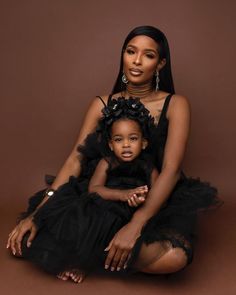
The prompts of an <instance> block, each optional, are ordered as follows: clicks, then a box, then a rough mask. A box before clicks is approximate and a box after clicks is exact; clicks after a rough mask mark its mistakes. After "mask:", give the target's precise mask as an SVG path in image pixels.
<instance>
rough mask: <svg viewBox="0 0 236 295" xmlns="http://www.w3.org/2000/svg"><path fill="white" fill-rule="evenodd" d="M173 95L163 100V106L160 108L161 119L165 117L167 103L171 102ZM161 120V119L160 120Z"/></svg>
mask: <svg viewBox="0 0 236 295" xmlns="http://www.w3.org/2000/svg"><path fill="white" fill-rule="evenodd" d="M172 95H173V94H169V95H168V96H167V97H166V99H165V102H164V106H163V108H162V111H161V117H165V118H166V112H167V110H168V106H169V103H170V100H171V97H172ZM160 120H161V118H160Z"/></svg>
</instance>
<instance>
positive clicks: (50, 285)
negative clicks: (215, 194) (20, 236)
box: [0, 202, 236, 295]
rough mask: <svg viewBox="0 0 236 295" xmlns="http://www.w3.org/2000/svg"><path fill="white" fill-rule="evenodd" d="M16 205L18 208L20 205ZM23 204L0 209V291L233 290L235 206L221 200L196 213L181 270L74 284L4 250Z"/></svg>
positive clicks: (229, 294) (235, 283)
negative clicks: (187, 261)
mask: <svg viewBox="0 0 236 295" xmlns="http://www.w3.org/2000/svg"><path fill="white" fill-rule="evenodd" d="M21 205H22V206H21ZM22 207H23V204H17V206H16V207H14V208H12V207H10V205H9V206H7V205H4V209H3V208H2V209H1V214H0V218H1V220H0V224H1V227H2V228H1V252H0V253H1V254H0V255H1V268H0V270H1V273H0V280H1V287H0V294H2V295H13V294H18V295H20V294H24V295H28V294H34V295H37V294H43V295H44V294H45V295H48V294H50V295H52V294H70V295H73V294H104V295H105V294H106V295H107V294H114V295H116V294H117V295H118V294H122V295H126V294H135V295H136V294H137V295H139V294H142V295H144V294H145V295H149V294H176V295H178V294H181V295H189V294H191V295H195V294H196V295H199V294H201V295H205V294H209V295H211V294H212V295H213V294H214V295H221V294H226V295H234V294H236V279H235V278H236V253H235V252H236V235H235V224H236V217H235V216H236V215H235V210H236V204H233V203H229V202H228V203H227V202H226V203H225V204H224V206H223V207H221V208H220V209H218V210H217V211H215V212H209V213H207V214H205V215H204V216H201V217H200V221H199V226H198V227H199V230H198V231H199V238H198V242H197V244H196V249H195V258H194V262H193V263H192V264H191V265H190V266H189V267H188V268H186V269H185V270H183V271H182V272H179V273H177V274H174V275H171V276H169V277H167V276H155V275H145V274H135V275H132V276H129V277H121V276H119V275H117V274H111V273H108V274H107V275H101V274H100V275H98V274H97V275H96V274H93V275H90V276H89V277H87V278H86V280H85V281H84V282H83V283H82V284H80V285H76V284H74V283H72V282H71V283H70V282H63V281H60V280H58V279H57V278H54V277H52V276H50V275H48V274H46V273H44V272H42V271H40V270H39V269H37V268H35V267H34V266H33V265H31V264H29V263H28V262H26V261H24V260H22V259H16V258H14V257H12V256H10V255H9V254H8V252H7V251H6V249H5V242H6V238H7V234H8V233H9V231H10V230H11V228H12V227H13V225H14V220H15V217H16V216H17V212H19V211H20V210H21V209H22Z"/></svg>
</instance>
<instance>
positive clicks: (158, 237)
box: [7, 26, 217, 282]
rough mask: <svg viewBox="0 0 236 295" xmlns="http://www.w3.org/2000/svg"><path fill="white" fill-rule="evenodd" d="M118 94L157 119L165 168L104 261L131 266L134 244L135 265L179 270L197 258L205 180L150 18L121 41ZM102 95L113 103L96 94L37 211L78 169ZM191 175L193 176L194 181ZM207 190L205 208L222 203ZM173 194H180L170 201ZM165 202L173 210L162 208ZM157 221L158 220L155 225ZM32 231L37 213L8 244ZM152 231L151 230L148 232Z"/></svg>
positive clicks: (72, 273) (15, 248) (70, 274)
mask: <svg viewBox="0 0 236 295" xmlns="http://www.w3.org/2000/svg"><path fill="white" fill-rule="evenodd" d="M170 94H173V95H170ZM120 96H122V97H125V98H128V97H130V96H133V97H139V98H140V101H141V102H142V103H143V105H144V106H145V108H146V109H148V110H149V111H150V113H151V115H152V116H153V118H154V119H155V124H156V136H155V144H154V146H153V149H154V150H155V158H156V160H155V164H156V166H157V168H158V170H159V173H160V174H159V177H158V178H157V180H156V181H155V183H154V185H153V187H152V188H151V190H150V191H149V193H148V196H147V198H146V201H145V202H144V204H143V205H142V206H140V207H139V209H138V210H137V211H136V212H135V213H134V214H133V217H132V219H131V220H130V222H128V223H127V224H126V225H125V226H123V227H122V228H121V229H120V230H119V231H118V232H117V233H116V234H115V236H114V237H113V239H112V240H111V241H110V243H109V245H107V248H106V249H105V251H107V256H106V259H105V265H104V267H105V269H110V270H112V271H113V270H120V269H122V268H125V267H126V266H127V262H128V260H129V258H130V254H131V252H132V250H133V249H134V247H135V249H136V251H135V253H133V257H136V258H135V261H134V262H133V265H134V267H135V268H136V269H138V270H140V271H142V272H146V273H154V274H160V273H173V272H176V271H179V270H181V269H183V268H184V267H185V266H186V265H187V264H188V263H190V262H191V259H192V250H193V249H192V235H193V224H194V219H195V211H196V210H195V211H194V209H196V208H195V204H194V202H195V201H194V200H195V199H197V200H196V202H198V198H197V197H198V196H197V195H196V198H195V199H194V196H195V194H194V188H195V187H198V185H200V186H201V184H200V182H197V181H194V180H190V179H188V180H187V179H186V178H185V177H184V175H183V173H182V172H181V165H182V161H183V158H184V153H185V148H186V144H187V140H188V135H189V129H190V106H189V102H188V100H187V98H185V97H184V96H181V95H176V94H174V85H173V80H172V74H171V64H170V53H169V47H168V43H167V39H166V37H165V35H164V34H163V33H162V32H161V31H159V30H158V29H156V28H154V27H151V26H142V27H137V28H135V29H134V30H133V31H131V32H130V33H129V35H128V36H127V38H126V40H125V42H124V45H123V48H122V54H121V63H120V71H119V75H118V78H117V81H116V83H115V86H114V88H113V92H112V98H118V97H120ZM101 99H102V100H103V101H104V102H105V104H107V103H109V102H110V100H111V96H103V97H102V98H95V99H94V100H93V101H92V103H91V105H90V107H89V109H88V111H87V114H86V116H85V119H84V122H83V124H82V128H81V131H80V133H79V137H78V139H77V142H76V144H75V146H74V149H73V150H72V152H71V154H70V155H69V157H68V159H67V160H66V162H65V164H64V165H63V167H62V168H61V170H60V171H59V173H58V175H57V177H56V179H55V181H54V182H53V184H52V185H51V187H50V189H48V190H47V191H46V193H45V197H44V199H43V201H42V202H41V204H40V205H39V206H38V208H37V209H36V211H37V210H38V209H39V207H40V206H42V205H43V204H44V203H45V202H47V200H48V199H49V198H50V197H51V196H52V195H53V194H54V191H55V190H57V189H58V188H59V187H60V186H61V185H62V184H64V183H66V182H67V181H68V179H69V177H70V176H71V175H73V176H76V177H78V176H79V175H80V173H81V164H80V161H79V159H78V152H77V147H78V145H81V144H83V143H84V141H85V139H86V137H87V135H88V134H90V133H92V132H93V131H94V130H95V128H96V125H97V123H98V121H99V119H100V118H101V115H102V113H101V110H102V108H103V102H102V101H101ZM191 181H192V182H193V183H194V185H193V186H191ZM195 184H196V186H195ZM202 185H203V186H204V184H202ZM188 187H189V189H190V191H191V189H192V191H191V192H190V194H191V197H193V201H191V202H192V203H191V202H188V203H187V206H189V212H191V210H192V211H194V214H190V215H188V214H186V210H188V208H187V207H185V205H184V202H185V201H183V202H182V203H181V200H180V199H181V198H179V196H180V195H181V196H182V194H181V192H182V193H183V194H184V193H185V192H186V190H187V191H188ZM204 190H205V192H206V194H205V195H209V198H206V201H204V200H203V198H200V199H201V200H203V204H202V205H201V206H199V207H202V208H205V207H207V206H210V205H213V204H215V203H217V199H216V198H215V195H216V190H215V189H214V188H211V187H208V186H206V185H205V186H204ZM187 194H188V193H187ZM173 196H174V197H173ZM200 197H202V196H200ZM170 199H171V200H174V202H172V201H169V200H170ZM175 200H177V204H176V203H175ZM178 200H180V201H179V203H178ZM184 200H185V199H184ZM171 204H172V205H173V206H171ZM190 204H191V205H190ZM176 205H177V207H178V206H179V207H178V208H179V210H180V211H181V210H182V212H183V214H180V215H178V214H172V215H171V210H173V212H174V213H176V210H175V209H174V208H175V206H176ZM163 208H167V210H162V209H163ZM180 211H179V212H180ZM163 212H164V215H165V214H166V216H163V218H164V219H165V218H166V220H167V219H168V228H166V226H164V225H166V223H164V224H162V223H160V222H159V220H158V218H159V216H162V215H163ZM159 219H160V218H159ZM157 224H159V227H156V226H157ZM27 232H29V237H28V239H27V247H30V245H31V243H32V241H33V240H34V238H35V236H36V235H37V228H36V226H35V224H34V222H33V216H32V214H31V215H29V216H28V217H26V218H25V219H23V220H22V221H21V222H20V223H19V224H18V225H17V226H16V227H15V228H14V229H13V231H12V232H11V233H10V235H9V239H8V243H7V248H10V250H11V251H12V253H13V254H14V255H21V254H22V251H21V243H22V239H23V237H24V236H25V234H26V233H27ZM150 232H152V234H151V235H148V233H150ZM145 233H147V234H145ZM60 278H62V279H63V280H67V279H68V278H71V279H72V280H74V281H75V282H81V281H82V279H83V274H81V273H80V272H78V271H77V270H68V271H67V272H64V273H62V274H61V275H60Z"/></svg>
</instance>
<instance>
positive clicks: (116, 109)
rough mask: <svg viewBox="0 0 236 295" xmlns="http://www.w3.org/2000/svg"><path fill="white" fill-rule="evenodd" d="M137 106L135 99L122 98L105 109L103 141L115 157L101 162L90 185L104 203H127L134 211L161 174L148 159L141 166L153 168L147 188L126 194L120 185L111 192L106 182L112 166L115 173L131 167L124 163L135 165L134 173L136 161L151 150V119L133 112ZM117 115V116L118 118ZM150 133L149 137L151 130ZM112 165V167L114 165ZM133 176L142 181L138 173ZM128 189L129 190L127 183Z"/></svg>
mask: <svg viewBox="0 0 236 295" xmlns="http://www.w3.org/2000/svg"><path fill="white" fill-rule="evenodd" d="M138 105H139V104H138V102H137V100H134V99H132V98H130V99H129V100H125V99H124V98H123V99H119V100H118V101H114V105H112V106H109V107H105V108H104V110H103V113H104V117H103V119H102V121H101V123H102V124H103V125H104V126H103V130H105V134H103V137H104V138H105V140H106V139H107V142H108V145H109V148H110V150H111V151H112V154H111V155H110V156H109V157H106V158H103V159H101V160H100V161H99V163H98V165H97V167H96V169H95V171H94V174H93V176H92V178H91V180H90V182H89V192H95V193H98V194H99V195H100V196H101V197H102V198H103V199H107V200H113V201H123V202H128V204H129V206H131V207H132V206H134V207H137V206H138V205H140V204H141V203H142V202H144V201H145V197H146V194H147V192H148V184H149V186H150V185H151V184H152V183H153V182H154V181H155V179H156V178H157V175H158V172H157V170H156V169H155V168H154V166H153V165H152V164H151V163H148V159H146V161H147V162H146V163H142V164H143V167H142V166H141V167H140V168H141V169H147V168H146V167H147V164H148V165H150V167H152V171H150V172H151V173H150V179H147V181H148V182H147V183H146V185H145V186H140V187H135V188H132V189H128V190H127V189H124V188H123V189H122V188H121V185H120V183H119V184H118V188H117V189H114V188H113V189H111V188H108V187H107V186H106V185H105V184H106V182H107V178H109V177H108V174H109V172H108V171H111V166H112V165H113V169H114V168H116V169H117V168H118V167H120V166H122V165H123V166H126V167H127V166H129V165H125V163H132V166H133V169H134V163H135V160H136V159H137V158H138V157H140V155H141V154H142V152H143V151H144V150H145V149H146V148H147V146H148V134H147V131H146V132H145V128H146V129H147V126H148V123H149V127H150V122H151V121H152V119H151V118H150V116H149V115H148V114H147V113H146V112H145V114H143V113H138V112H134V108H135V107H137V106H138ZM130 106H131V107H130ZM129 111H131V113H129ZM132 112H133V113H132ZM116 113H118V115H117V116H116ZM145 117H146V118H145ZM144 119H146V122H145V121H143V120H144ZM142 125H144V126H143V127H144V128H142ZM104 127H105V128H104ZM148 131H149V133H150V130H148ZM103 133H104V132H103ZM149 161H150V159H149ZM112 162H113V164H111V163H112ZM124 169H125V167H124ZM126 169H127V168H126ZM117 174H118V175H117V177H119V173H117ZM125 174H126V175H127V174H129V171H128V170H127V171H125V172H124V174H123V177H125ZM134 176H135V177H137V178H138V177H139V175H138V174H137V173H136V174H135V175H134ZM125 185H126V186H127V185H128V183H126V184H125Z"/></svg>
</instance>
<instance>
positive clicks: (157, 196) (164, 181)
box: [131, 95, 190, 225]
mask: <svg viewBox="0 0 236 295" xmlns="http://www.w3.org/2000/svg"><path fill="white" fill-rule="evenodd" d="M167 118H168V120H169V127H168V137H167V142H166V146H165V152H164V159H163V167H162V171H161V173H160V174H159V176H158V178H157V180H156V181H155V182H154V184H153V186H152V188H151V190H150V191H149V194H148V197H147V201H146V202H145V204H144V205H143V206H142V207H141V208H140V209H139V210H137V212H136V213H135V214H134V216H133V219H132V221H131V223H136V224H137V222H138V223H140V224H141V225H144V224H145V223H146V222H147V221H148V220H149V219H150V218H151V217H152V216H153V215H154V214H156V213H157V212H158V211H159V210H160V208H161V207H162V205H163V204H164V203H165V202H166V201H167V199H168V197H169V195H170V193H171V191H172V190H173V188H174V186H175V185H176V183H177V181H178V180H179V177H180V173H181V166H182V161H183V158H184V154H185V149H186V144H187V140H188V136H189V130H190V105H189V102H188V100H187V99H186V98H185V97H183V96H179V95H174V96H173V97H172V99H171V101H170V105H169V109H168V111H167Z"/></svg>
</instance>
